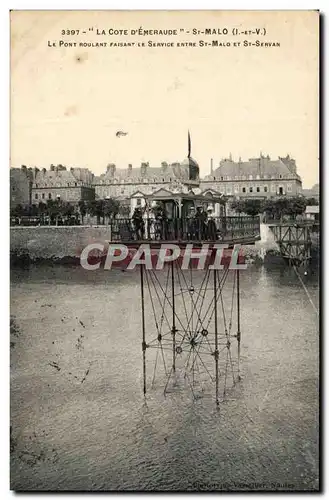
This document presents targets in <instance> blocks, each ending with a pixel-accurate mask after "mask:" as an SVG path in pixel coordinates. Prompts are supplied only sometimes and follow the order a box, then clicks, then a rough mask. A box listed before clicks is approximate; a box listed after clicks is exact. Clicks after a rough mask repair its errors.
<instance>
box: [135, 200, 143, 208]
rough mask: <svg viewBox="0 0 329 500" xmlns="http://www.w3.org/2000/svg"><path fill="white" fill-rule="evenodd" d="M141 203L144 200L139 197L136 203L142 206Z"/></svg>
mask: <svg viewBox="0 0 329 500" xmlns="http://www.w3.org/2000/svg"><path fill="white" fill-rule="evenodd" d="M141 204H142V200H141V198H137V203H136V205H137V206H138V207H140V206H141Z"/></svg>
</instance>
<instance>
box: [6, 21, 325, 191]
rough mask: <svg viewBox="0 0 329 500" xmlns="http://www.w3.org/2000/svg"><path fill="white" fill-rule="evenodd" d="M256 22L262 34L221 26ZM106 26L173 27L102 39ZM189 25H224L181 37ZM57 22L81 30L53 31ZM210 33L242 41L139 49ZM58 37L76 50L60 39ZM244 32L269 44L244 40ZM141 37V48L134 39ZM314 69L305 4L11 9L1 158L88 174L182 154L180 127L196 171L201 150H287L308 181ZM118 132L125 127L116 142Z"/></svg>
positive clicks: (203, 163)
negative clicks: (5, 141) (7, 114)
mask: <svg viewBox="0 0 329 500" xmlns="http://www.w3.org/2000/svg"><path fill="white" fill-rule="evenodd" d="M91 27H92V28H93V30H92V31H89V28H91ZM256 27H259V28H261V29H263V28H265V29H266V36H261V35H259V36H258V35H255V34H254V35H245V34H242V35H239V36H233V35H232V34H231V33H232V29H233V28H236V29H239V30H240V31H244V30H249V29H250V30H254V29H255V28H256ZM111 28H113V29H127V30H128V31H129V32H130V30H131V29H136V30H138V29H139V28H142V29H143V30H144V29H145V30H147V29H163V30H165V29H172V30H173V29H177V30H178V33H179V34H178V35H177V36H166V35H158V36H152V35H145V36H140V35H136V36H133V35H128V36H111V35H109V34H108V30H109V29H111ZM193 28H195V29H200V30H201V31H202V30H204V29H205V28H213V29H223V28H227V29H228V31H229V35H227V36H225V35H212V36H211V35H205V34H199V35H192V33H191V30H192V29H193ZM62 29H71V30H73V29H75V30H77V29H80V33H79V35H72V36H71V35H64V36H62V35H61V30H62ZM97 29H98V30H99V32H101V31H102V30H103V29H105V30H106V33H107V34H106V35H105V36H103V35H97V32H96V30H97ZM181 29H183V30H185V31H184V32H181V31H180V30H181ZM83 30H86V34H85V35H84V34H81V31H83ZM186 31H190V33H189V34H188V33H186ZM212 39H214V40H216V39H217V40H218V41H219V42H222V43H223V42H228V41H229V42H231V45H233V42H235V41H240V43H241V45H240V46H239V47H232V46H231V47H193V48H187V47H177V46H175V47H151V48H149V47H147V43H148V41H149V40H152V41H153V42H166V43H168V42H173V43H174V44H176V43H177V42H183V41H188V42H195V43H196V44H197V45H198V43H199V41H200V40H204V41H209V40H212ZM60 40H65V41H71V42H77V46H76V47H59V41H60ZM244 40H249V41H252V42H255V40H260V41H261V42H279V43H280V47H271V48H264V47H244V46H243V41H244ZM80 41H82V42H103V43H104V42H106V43H107V44H108V45H109V43H110V42H114V43H115V42H134V43H135V47H118V48H116V47H109V46H107V47H79V42H80ZM48 42H49V44H50V45H51V44H52V43H55V45H56V46H51V47H49V46H48V45H49V44H48ZM142 42H144V43H145V45H146V47H137V44H138V43H142ZM318 73H319V71H318V14H317V12H315V11H304V12H302V11H272V12H271V11H267V12H260V11H259V12H252V11H250V12H247V11H240V12H239V11H237V12H233V11H221V12H220V11H199V12H198V11H194V12H192V11H191V12H190V11H178V12H177V11H176V12H173V11H171V12H169V11H158V12H150V11H146V12H145V11H144V12H143V11H130V12H129V11H126V12H118V11H114V12H113V11H112V12H109V11H101V12H97V11H89V12H88V11H84V12H83V11H76V12H72V11H37V12H36V11H19V12H18V11H16V12H12V14H11V159H10V166H11V167H18V166H20V165H22V164H25V165H27V166H32V167H33V166H37V167H39V168H43V167H46V168H49V166H50V164H63V165H66V166H67V167H88V168H90V169H91V170H92V171H93V172H94V173H95V174H96V175H100V174H101V173H103V172H105V170H106V166H107V164H108V163H115V164H116V165H117V168H120V167H122V168H126V167H127V165H128V163H132V164H133V166H134V167H137V166H139V165H140V163H141V162H142V161H148V162H149V163H150V165H152V166H159V165H160V163H161V162H162V161H167V162H175V161H182V160H183V159H184V158H185V157H186V155H187V133H188V130H190V133H191V139H192V156H193V158H195V159H196V160H197V161H198V163H199V165H200V174H201V176H204V175H206V174H208V173H209V171H210V161H211V158H213V161H214V167H216V166H218V163H219V161H220V160H221V159H222V158H225V157H228V156H229V155H230V154H231V155H232V157H233V159H235V160H238V159H239V157H241V158H242V160H247V159H248V158H251V157H255V156H256V157H257V156H259V154H260V152H262V153H263V154H264V155H267V154H269V155H270V157H271V158H277V157H278V156H285V155H286V154H290V156H292V157H293V158H295V159H296V162H297V169H298V173H299V174H300V175H301V177H302V180H303V187H305V188H307V187H311V186H312V185H313V184H315V183H316V182H318V178H319V160H318V157H319V148H318V143H319V123H318V122H319V118H318V98H319V96H318V85H319V83H318V81H319V74H318ZM119 130H122V131H125V132H127V133H128V134H127V135H126V136H125V137H121V138H118V137H116V132H117V131H119Z"/></svg>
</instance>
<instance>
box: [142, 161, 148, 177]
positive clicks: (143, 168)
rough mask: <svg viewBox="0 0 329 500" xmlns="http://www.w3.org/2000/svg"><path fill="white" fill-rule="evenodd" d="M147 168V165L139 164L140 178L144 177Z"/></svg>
mask: <svg viewBox="0 0 329 500" xmlns="http://www.w3.org/2000/svg"><path fill="white" fill-rule="evenodd" d="M148 166H149V163H148V162H147V163H145V162H142V164H141V176H142V177H145V176H146V175H147V167H148Z"/></svg>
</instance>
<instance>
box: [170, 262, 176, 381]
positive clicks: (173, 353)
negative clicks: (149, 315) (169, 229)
mask: <svg viewBox="0 0 329 500" xmlns="http://www.w3.org/2000/svg"><path fill="white" fill-rule="evenodd" d="M171 300H172V329H171V334H172V356H173V358H172V369H173V372H174V371H175V370H176V317H175V316H176V310H175V273H174V261H172V262H171Z"/></svg>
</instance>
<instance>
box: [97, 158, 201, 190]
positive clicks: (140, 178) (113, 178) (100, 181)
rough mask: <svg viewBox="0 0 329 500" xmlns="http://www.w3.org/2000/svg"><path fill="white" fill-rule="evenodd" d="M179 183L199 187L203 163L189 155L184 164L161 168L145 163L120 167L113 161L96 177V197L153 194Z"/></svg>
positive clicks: (165, 165) (168, 165) (172, 187)
mask: <svg viewBox="0 0 329 500" xmlns="http://www.w3.org/2000/svg"><path fill="white" fill-rule="evenodd" d="M178 183H179V184H183V185H185V186H186V187H187V188H191V189H192V188H193V187H197V186H199V183H200V178H199V165H198V164H197V162H196V161H195V160H193V158H191V157H187V158H186V159H185V160H184V161H183V162H182V163H172V164H168V163H167V162H162V163H161V166H159V167H150V165H149V163H142V164H141V166H140V167H137V168H133V166H132V165H131V164H129V165H128V167H127V168H126V169H117V168H116V165H115V164H114V163H110V164H109V165H108V166H107V170H106V172H105V173H104V174H103V175H101V176H99V177H95V179H94V186H95V197H96V199H104V198H120V197H121V198H130V197H131V196H132V195H133V194H134V193H136V192H137V191H140V192H142V193H143V194H152V193H153V192H155V191H157V190H158V189H160V188H165V189H169V190H172V189H174V188H175V185H176V184H178Z"/></svg>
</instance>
